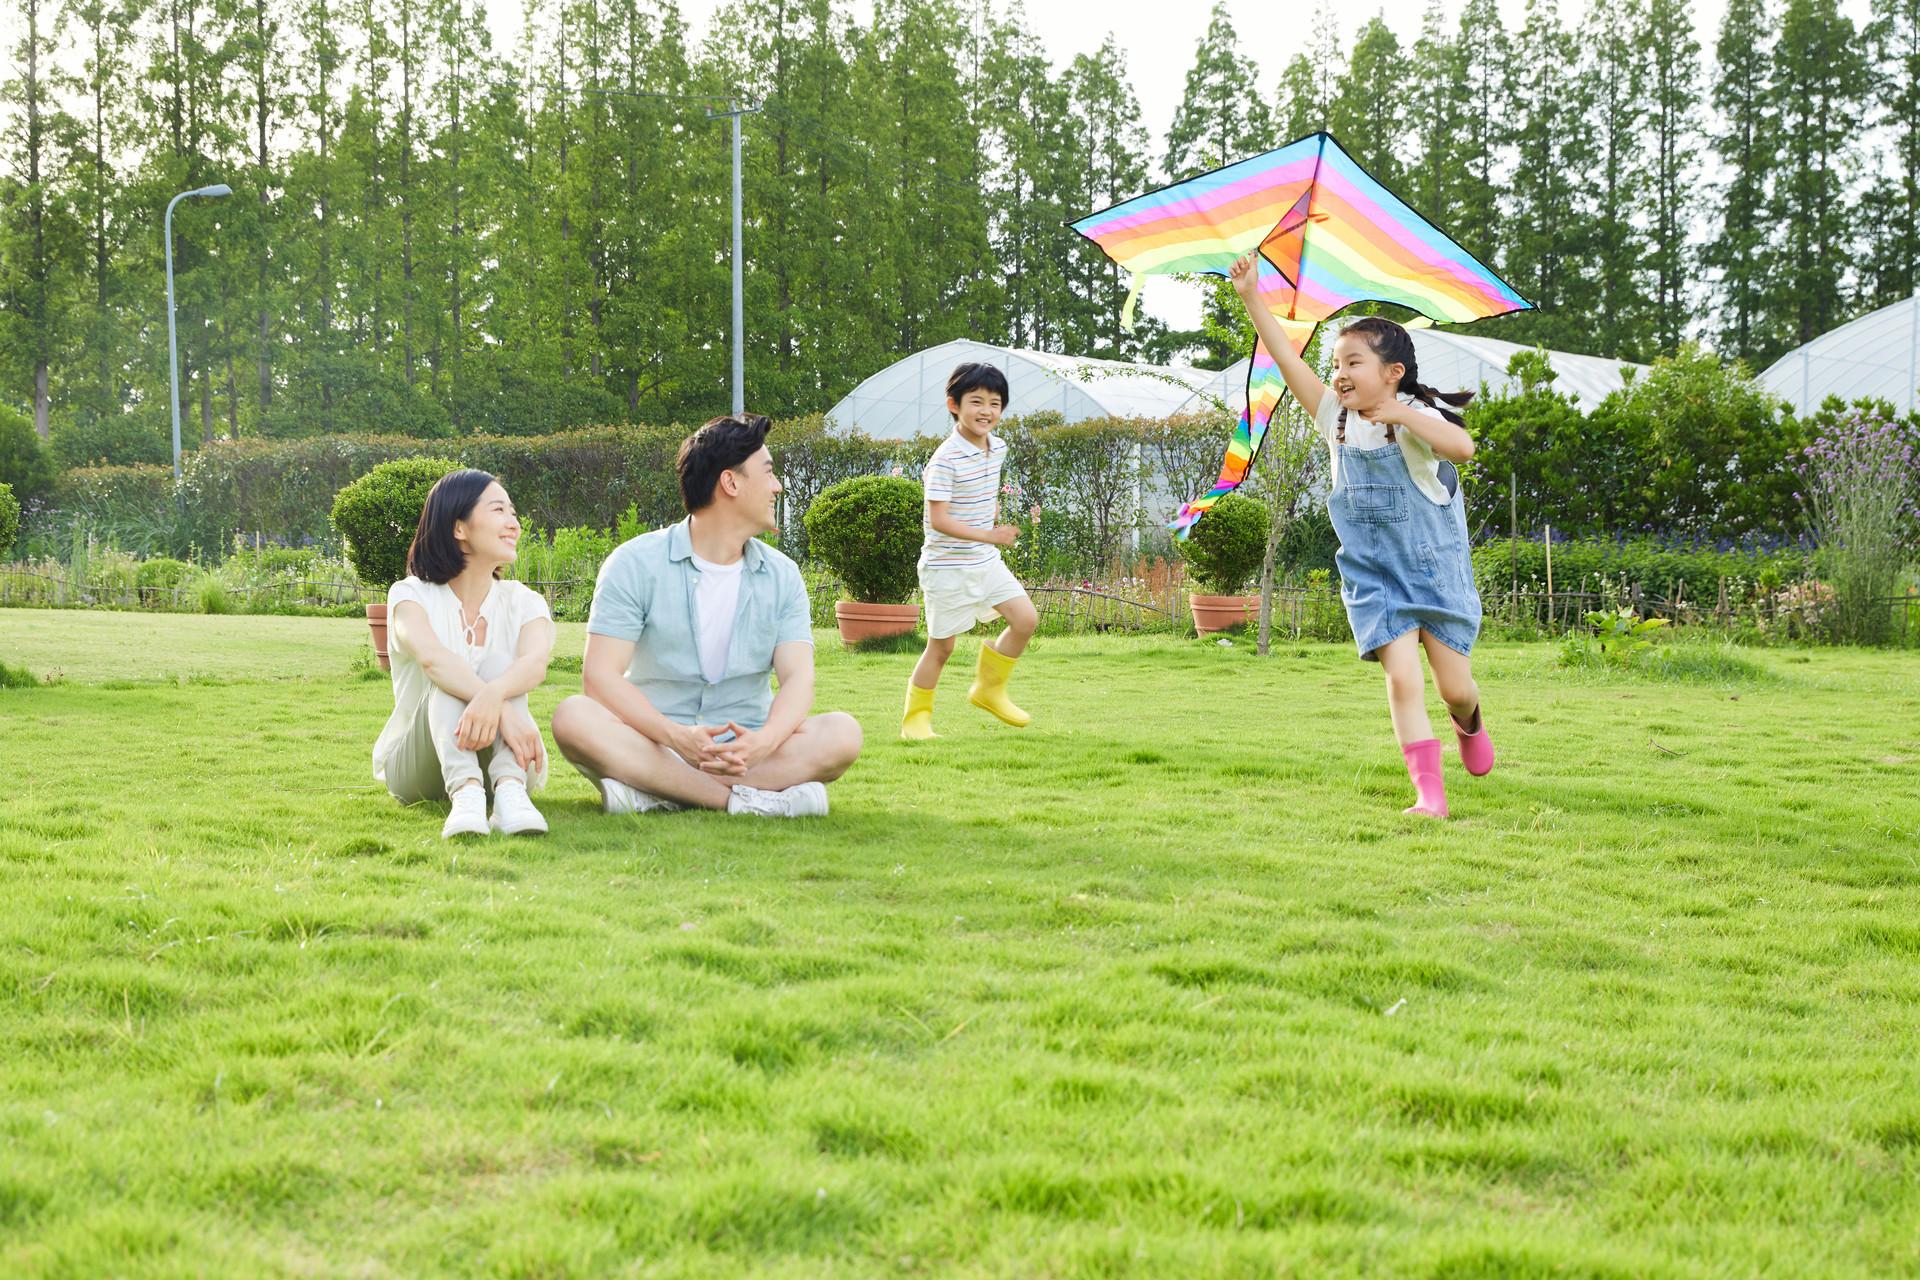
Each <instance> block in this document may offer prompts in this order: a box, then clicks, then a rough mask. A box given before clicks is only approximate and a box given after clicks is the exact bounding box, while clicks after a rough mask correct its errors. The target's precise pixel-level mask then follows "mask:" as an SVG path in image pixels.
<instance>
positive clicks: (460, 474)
mask: <svg viewBox="0 0 1920 1280" xmlns="http://www.w3.org/2000/svg"><path fill="white" fill-rule="evenodd" d="M493 479H494V478H493V476H492V475H491V474H489V473H488V472H485V471H475V470H472V469H468V470H464V471H449V472H447V474H445V475H443V476H441V477H440V478H439V479H438V480H436V481H434V482H433V488H432V489H431V490H430V491H429V492H428V494H427V500H426V502H425V503H423V504H422V505H421V507H420V523H419V525H417V526H416V527H415V528H414V531H413V545H412V546H410V547H408V548H407V572H408V573H410V574H412V575H413V576H414V577H416V578H418V579H420V580H421V581H422V582H452V581H453V580H454V579H455V578H457V577H459V576H460V571H461V570H462V569H465V568H466V567H467V553H466V552H464V551H462V550H461V549H460V544H459V543H458V542H455V541H454V539H453V524H454V521H456V520H466V519H469V518H471V517H472V515H473V509H474V508H475V507H477V506H479V505H480V495H481V494H483V493H485V492H486V491H487V486H488V485H490V484H492V483H493ZM495 573H496V576H497V574H498V571H497V570H496V571H495Z"/></svg>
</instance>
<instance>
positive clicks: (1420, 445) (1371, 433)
mask: <svg viewBox="0 0 1920 1280" xmlns="http://www.w3.org/2000/svg"><path fill="white" fill-rule="evenodd" d="M1400 403H1401V404H1404V405H1407V406H1409V407H1410V408H1412V409H1413V411H1414V412H1415V413H1424V414H1426V415H1428V416H1429V417H1432V418H1437V419H1439V420H1440V421H1442V422H1444V421H1446V420H1445V419H1444V418H1440V415H1439V414H1437V413H1435V412H1434V411H1433V410H1432V409H1430V408H1428V407H1427V406H1426V405H1424V404H1422V403H1420V402H1419V401H1418V400H1415V399H1414V398H1413V397H1412V396H1409V395H1403V396H1401V397H1400ZM1339 423H1340V397H1339V396H1337V395H1335V394H1334V393H1333V388H1331V387H1329V388H1327V393H1326V394H1325V395H1323V396H1321V397H1320V411H1319V412H1318V413H1316V414H1315V415H1314V425H1316V426H1318V427H1319V428H1320V434H1321V436H1322V437H1323V438H1325V440H1326V442H1327V452H1328V454H1330V455H1331V456H1332V458H1333V469H1332V470H1331V471H1330V472H1329V473H1328V474H1329V475H1331V476H1332V477H1333V479H1334V481H1335V482H1336V483H1337V482H1338V481H1339V477H1340V450H1339V449H1338V448H1336V447H1335V440H1336V437H1337V436H1338V434H1339ZM1393 434H1394V436H1395V438H1396V439H1397V441H1398V442H1399V445H1400V456H1401V457H1402V458H1403V459H1405V461H1406V464H1407V474H1408V475H1409V476H1411V477H1412V478H1413V483H1414V484H1415V485H1417V486H1418V487H1419V489H1420V492H1422V493H1424V494H1426V495H1427V497H1428V498H1429V499H1431V500H1432V501H1433V502H1434V503H1435V504H1436V505H1437V506H1442V507H1444V506H1446V505H1447V504H1448V503H1449V502H1451V501H1453V495H1452V494H1451V493H1449V492H1448V491H1447V486H1446V483H1445V482H1444V481H1442V480H1441V479H1440V459H1439V457H1438V456H1436V455H1435V454H1434V452H1433V450H1432V449H1431V448H1429V447H1428V445H1427V442H1426V441H1425V440H1422V439H1421V438H1420V437H1419V436H1417V435H1415V434H1414V433H1413V432H1411V431H1409V430H1407V429H1406V428H1405V427H1395V428H1394V431H1393ZM1386 443H1387V429H1386V427H1384V426H1382V425H1381V424H1380V423H1378V422H1374V421H1372V420H1371V419H1368V418H1363V417H1361V416H1360V415H1359V414H1358V413H1353V412H1349V413H1348V414H1347V446H1348V447H1349V448H1353V449H1378V448H1381V447H1382V446H1384V445H1385V444H1386Z"/></svg>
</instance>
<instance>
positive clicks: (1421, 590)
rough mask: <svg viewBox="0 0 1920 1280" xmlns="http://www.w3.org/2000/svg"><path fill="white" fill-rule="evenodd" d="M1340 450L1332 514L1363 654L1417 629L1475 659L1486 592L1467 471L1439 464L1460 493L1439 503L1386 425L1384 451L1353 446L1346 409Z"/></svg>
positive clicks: (1344, 593)
mask: <svg viewBox="0 0 1920 1280" xmlns="http://www.w3.org/2000/svg"><path fill="white" fill-rule="evenodd" d="M1333 447H1334V449H1335V450H1336V451H1337V453H1338V454H1339V459H1340V462H1339V466H1338V467H1336V468H1335V472H1336V474H1335V476H1334V484H1333V492H1332V493H1330V494H1329V495H1328V496H1327V514H1328V515H1329V516H1330V517H1331V518H1332V520H1333V530H1334V532H1335V533H1337V534H1338V535H1339V536H1340V549H1339V550H1338V551H1337V552H1335V553H1334V563H1335V564H1336V565H1337V566H1338V567H1339V569H1340V602H1341V603H1342V604H1344V605H1345V606H1346V607H1347V622H1348V624H1349V625H1351V626H1352V627H1353V639H1354V643H1355V644H1357V645H1358V646H1359V648H1360V656H1361V657H1362V658H1365V659H1366V660H1367V661H1369V662H1378V661H1379V660H1380V659H1379V658H1378V657H1377V656H1376V654H1375V650H1377V649H1379V648H1380V647H1381V646H1382V645H1384V644H1386V643H1388V642H1389V641H1391V640H1396V639H1398V638H1399V637H1401V636H1403V635H1405V634H1407V633H1408V632H1409V631H1412V630H1414V629H1415V628H1416V627H1417V628H1419V629H1420V630H1423V631H1425V632H1426V633H1427V634H1428V635H1430V636H1432V637H1433V638H1434V639H1436V640H1438V641H1439V642H1440V643H1441V644H1444V645H1446V646H1447V648H1449V649H1452V650H1454V651H1455V652H1456V653H1459V654H1462V655H1467V654H1471V653H1472V652H1473V642H1474V641H1475V640H1476V639H1478V638H1479V635H1480V592H1479V590H1478V589H1477V588H1476V587H1475V586H1474V583H1473V558H1472V556H1471V555H1470V554H1468V551H1469V548H1468V546H1467V507H1466V499H1465V498H1464V497H1462V496H1461V493H1460V473H1459V471H1458V470H1457V469H1456V468H1455V467H1454V465H1453V464H1452V463H1451V462H1448V461H1446V460H1444V459H1442V460H1441V463H1440V482H1441V483H1442V484H1444V485H1445V486H1446V488H1447V492H1448V493H1449V494H1451V495H1452V500H1451V501H1449V502H1448V503H1447V504H1446V505H1445V506H1440V505H1438V504H1436V503H1435V502H1434V501H1433V499H1432V498H1429V497H1428V496H1427V495H1426V494H1425V493H1423V492H1422V491H1421V490H1420V488H1419V486H1417V485H1416V484H1414V482H1413V476H1412V475H1410V474H1409V473H1408V471H1407V462H1406V458H1405V456H1404V455H1403V454H1402V453H1401V452H1400V446H1399V444H1398V443H1397V442H1396V441H1395V438H1394V434H1393V428H1392V427H1391V426H1389V427H1387V443H1386V444H1385V445H1384V446H1382V447H1381V448H1378V449H1356V448H1353V447H1351V446H1349V445H1348V444H1347V411H1346V410H1345V409H1342V410H1341V411H1340V423H1339V426H1338V427H1337V428H1336V429H1335V434H1334V445H1333Z"/></svg>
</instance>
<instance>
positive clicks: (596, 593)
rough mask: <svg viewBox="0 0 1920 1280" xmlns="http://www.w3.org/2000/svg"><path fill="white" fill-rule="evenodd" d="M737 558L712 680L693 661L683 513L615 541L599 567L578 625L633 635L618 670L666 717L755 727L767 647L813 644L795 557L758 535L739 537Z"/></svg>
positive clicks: (693, 577)
mask: <svg viewBox="0 0 1920 1280" xmlns="http://www.w3.org/2000/svg"><path fill="white" fill-rule="evenodd" d="M746 562H747V563H746V571H745V572H744V573H743V574H742V575H741V579H740V599H739V603H738V605H737V606H736V610H735V613H734V617H733V638H732V639H731V640H730V641H729V642H728V644H727V666H726V674H725V675H724V676H722V678H721V679H719V680H718V681H714V682H709V681H708V680H707V678H706V676H705V674H704V673H702V672H701V670H700V648H699V643H698V639H697V636H698V630H697V625H696V624H697V617H698V615H697V614H696V612H695V605H694V592H695V589H696V588H697V587H698V586H699V583H700V570H699V569H698V567H696V566H695V564H694V562H693V535H692V533H691V532H690V531H689V529H688V527H687V522H686V521H685V520H682V521H680V523H678V524H672V525H668V526H667V527H666V528H664V529H655V530H654V531H653V532H652V533H643V534H641V535H640V536H639V537H637V538H633V539H630V540H629V541H627V542H623V543H621V544H620V545H619V546H618V547H615V548H614V551H613V554H612V555H610V556H608V557H607V560H606V563H605V564H602V565H601V566H600V578H599V582H598V584H597V585H596V586H595V587H594V589H593V611H592V612H591V613H590V614H589V615H588V617H587V630H588V631H589V632H591V633H592V634H594V635H597V636H608V637H610V638H612V639H615V640H630V641H632V642H633V645H634V649H633V661H631V662H629V663H628V664H627V679H628V681H630V682H631V683H632V684H633V685H634V687H635V688H637V689H639V690H640V692H642V693H644V694H646V695H647V701H649V702H651V703H652V704H653V705H654V707H655V708H656V709H658V710H659V712H660V714H661V715H664V716H666V717H667V718H668V719H669V720H677V721H679V722H680V723H681V724H709V725H715V724H725V723H727V721H729V720H731V721H733V722H734V723H735V724H737V725H739V726H741V727H742V728H744V729H758V728H759V727H760V726H761V725H763V724H765V723H766V722H767V711H768V709H769V708H770V707H771V706H772V705H773V681H772V676H773V651H774V648H775V647H776V646H778V645H783V644H808V645H810V644H812V643H813V612H812V610H811V609H810V608H809V607H808V603H807V586H806V583H805V582H803V581H802V580H801V578H800V566H798V565H796V564H795V563H794V562H793V561H792V560H790V559H788V558H787V557H786V556H785V555H782V554H781V553H780V552H779V551H776V550H775V549H774V548H772V547H770V546H768V545H767V544H766V543H764V542H762V541H760V539H758V538H750V539H748V540H747V546H746Z"/></svg>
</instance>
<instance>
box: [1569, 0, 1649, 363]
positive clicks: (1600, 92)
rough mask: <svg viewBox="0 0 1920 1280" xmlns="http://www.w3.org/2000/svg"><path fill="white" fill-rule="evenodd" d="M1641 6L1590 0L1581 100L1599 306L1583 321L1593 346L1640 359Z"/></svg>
mask: <svg viewBox="0 0 1920 1280" xmlns="http://www.w3.org/2000/svg"><path fill="white" fill-rule="evenodd" d="M1646 28H1647V13H1646V8H1645V5H1644V4H1643V3H1642V0H1595V2H1594V3H1593V4H1592V6H1591V7H1590V8H1589V9H1588V10H1587V16H1586V22H1585V24H1584V29H1585V39H1584V40H1583V41H1582V44H1583V45H1584V48H1583V50H1582V53H1583V57H1582V64H1581V68H1580V77H1581V95H1580V100H1581V102H1582V103H1583V104H1586V105H1588V106H1589V107H1590V109H1591V115H1590V119H1591V121H1592V127H1593V151H1594V167H1593V170H1592V174H1591V177H1590V179H1589V181H1588V182H1587V183H1585V184H1582V185H1584V186H1586V187H1587V188H1588V190H1589V192H1590V195H1591V198H1592V201H1593V203H1594V206H1595V208H1594V209H1593V211H1592V214H1591V215H1590V219H1589V223H1590V226H1591V233H1592V245H1593V260H1594V267H1595V268H1596V269H1597V271H1598V274H1599V280H1598V295H1599V307H1598V310H1597V312H1596V314H1595V315H1593V316H1592V317H1591V318H1590V320H1589V323H1590V324H1591V325H1592V327H1593V329H1594V348H1595V349H1596V350H1597V351H1598V352H1599V353H1600V354H1602V355H1605V356H1610V357H1613V358H1614V359H1620V360H1644V359H1645V358H1646V356H1647V353H1648V349H1649V348H1650V347H1651V346H1652V344H1653V315H1652V299H1651V297H1650V295H1649V291H1648V289H1647V287H1646V286H1647V283H1648V282H1647V278H1646V275H1647V273H1646V260H1647V232H1646V228H1647V216H1646V212H1647V210H1646V206H1647V196H1648V191H1649V188H1650V186H1651V175H1650V174H1649V172H1648V161H1649V159H1650V158H1651V157H1649V155H1648V154H1647V151H1648V149H1647V145H1646V144H1647V136H1646V135H1647V102H1646V98H1647V65H1646V56H1645V51H1644V45H1643V43H1642V39H1641V36H1642V33H1643V32H1644V31H1645V30H1646Z"/></svg>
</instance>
